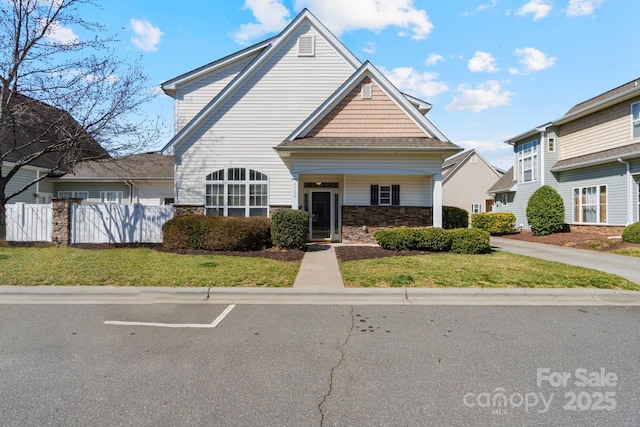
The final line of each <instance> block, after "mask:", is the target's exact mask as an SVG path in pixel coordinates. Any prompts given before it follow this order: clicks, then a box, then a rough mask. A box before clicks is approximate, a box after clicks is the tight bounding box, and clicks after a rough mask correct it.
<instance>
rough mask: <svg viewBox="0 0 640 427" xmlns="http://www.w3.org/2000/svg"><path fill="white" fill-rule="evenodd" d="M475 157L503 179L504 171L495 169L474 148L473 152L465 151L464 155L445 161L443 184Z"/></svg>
mask: <svg viewBox="0 0 640 427" xmlns="http://www.w3.org/2000/svg"><path fill="white" fill-rule="evenodd" d="M473 156H477V157H479V158H480V160H482V161H483V162H484V163H485V164H486V165H487V166H489V168H490V169H491V170H492V171H493V172H494V173H495V174H496V176H497V177H502V175H504V172H503V171H501V170H498V169H497V168H495V167H493V165H491V163H489V162H488V161H487V160H486V159H485V158H484V157H483V156H482V154H480V153H479V152H478V151H477V150H476V149H475V148H472V149H471V150H467V151H463V152H462V153H459V154H456V155H454V156H451V157H448V158H446V159H445V160H444V162H442V174H443V175H444V178H443V179H442V183H443V184H444V183H445V182H447V181H448V180H449V179H450V178H451V177H452V176H454V175H455V173H456V172H457V171H458V170H460V168H462V166H464V165H465V164H466V163H467V162H468V161H469V159H471V157H473Z"/></svg>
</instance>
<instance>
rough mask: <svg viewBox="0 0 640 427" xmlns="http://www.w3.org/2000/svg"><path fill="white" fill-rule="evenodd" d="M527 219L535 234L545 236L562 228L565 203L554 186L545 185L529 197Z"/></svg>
mask: <svg viewBox="0 0 640 427" xmlns="http://www.w3.org/2000/svg"><path fill="white" fill-rule="evenodd" d="M527 221H528V222H529V227H531V232H532V233H533V235H534V236H545V235H547V234H552V233H555V232H557V231H560V230H562V228H563V223H564V203H563V202H562V197H560V195H559V194H558V192H557V191H556V190H555V189H554V188H552V187H550V186H548V185H543V186H542V187H540V188H538V189H537V190H536V191H535V192H534V193H533V194H532V195H531V197H529V202H528V203H527Z"/></svg>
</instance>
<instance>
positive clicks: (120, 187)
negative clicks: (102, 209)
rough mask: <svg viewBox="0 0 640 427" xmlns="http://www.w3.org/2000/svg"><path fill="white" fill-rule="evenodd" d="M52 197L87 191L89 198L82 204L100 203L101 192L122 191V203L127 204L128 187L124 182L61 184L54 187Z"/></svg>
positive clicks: (57, 183) (61, 182) (59, 182)
mask: <svg viewBox="0 0 640 427" xmlns="http://www.w3.org/2000/svg"><path fill="white" fill-rule="evenodd" d="M54 190H55V191H54V194H53V197H58V193H59V192H61V191H87V192H88V193H89V198H88V199H87V200H86V201H85V202H84V203H102V195H101V192H103V191H122V203H123V204H128V203H129V186H128V185H126V184H125V183H124V182H63V181H58V182H56V183H55V185H54Z"/></svg>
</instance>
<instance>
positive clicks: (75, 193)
mask: <svg viewBox="0 0 640 427" xmlns="http://www.w3.org/2000/svg"><path fill="white" fill-rule="evenodd" d="M63 193H71V196H63V195H62V194H63ZM81 194H84V197H82V196H81ZM58 199H82V200H89V192H88V191H58Z"/></svg>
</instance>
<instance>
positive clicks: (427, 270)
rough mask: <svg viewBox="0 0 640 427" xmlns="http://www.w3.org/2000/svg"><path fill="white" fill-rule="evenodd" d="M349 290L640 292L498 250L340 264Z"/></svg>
mask: <svg viewBox="0 0 640 427" xmlns="http://www.w3.org/2000/svg"><path fill="white" fill-rule="evenodd" d="M340 270H341V271H342V278H343V279H344V282H345V286H348V287H360V286H363V287H369V286H373V287H433V288H437V287H453V288H465V287H494V288H514V287H518V288H578V287H580V288H600V289H624V290H634V291H638V290H640V285H636V284H634V283H632V282H629V281H628V280H625V279H623V278H621V277H618V276H615V275H612V274H607V273H602V272H599V271H595V270H589V269H586V268H581V267H573V266H570V265H566V264H561V263H556V262H550V261H544V260H540V259H536V258H530V257H525V256H521V255H515V254H511V253H508V252H503V251H497V252H494V253H492V254H487V255H460V254H448V253H437V254H435V253H434V254H427V255H420V256H396V257H388V258H377V259H366V260H358V261H341V262H340Z"/></svg>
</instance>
